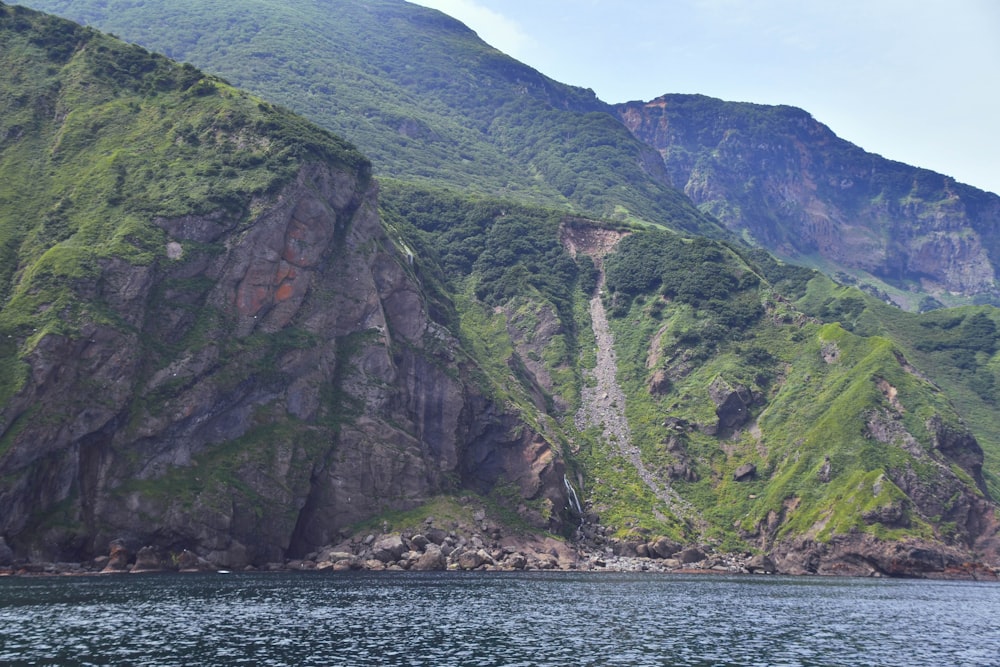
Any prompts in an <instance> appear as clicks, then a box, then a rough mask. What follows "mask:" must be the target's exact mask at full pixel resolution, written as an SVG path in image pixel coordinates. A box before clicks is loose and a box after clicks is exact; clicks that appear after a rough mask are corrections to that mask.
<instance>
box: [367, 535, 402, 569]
mask: <svg viewBox="0 0 1000 667" xmlns="http://www.w3.org/2000/svg"><path fill="white" fill-rule="evenodd" d="M405 552H406V545H405V544H404V543H403V538H402V537H401V536H399V535H387V536H385V537H383V538H381V539H379V540H377V541H376V542H375V543H374V544H373V545H372V558H374V559H375V560H379V561H382V562H383V563H391V562H393V561H397V560H399V559H400V558H401V557H402V556H403V554H404V553H405Z"/></svg>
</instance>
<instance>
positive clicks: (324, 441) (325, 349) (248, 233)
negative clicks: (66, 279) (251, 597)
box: [0, 164, 566, 567]
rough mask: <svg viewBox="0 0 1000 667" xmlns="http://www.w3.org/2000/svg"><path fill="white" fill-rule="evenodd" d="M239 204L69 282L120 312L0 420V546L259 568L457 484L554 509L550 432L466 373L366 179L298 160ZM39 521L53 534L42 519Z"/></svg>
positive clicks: (184, 221) (33, 361)
mask: <svg viewBox="0 0 1000 667" xmlns="http://www.w3.org/2000/svg"><path fill="white" fill-rule="evenodd" d="M253 208H254V209H255V210H257V211H259V212H258V213H257V214H256V215H255V216H253V217H252V219H250V220H249V221H243V222H241V221H239V220H236V219H231V218H228V217H226V216H225V215H222V214H218V215H209V216H203V217H195V216H187V217H184V218H180V219H171V220H164V219H161V220H157V221H156V224H157V225H158V226H159V227H160V228H161V229H163V230H164V231H165V232H166V234H167V236H168V239H169V242H168V244H167V246H165V247H164V255H163V257H162V258H161V259H160V260H158V261H157V262H155V263H153V264H151V265H148V266H133V265H130V264H128V263H127V262H124V261H121V260H109V261H107V262H106V263H105V265H104V266H102V271H101V273H100V275H99V276H98V277H97V278H96V279H94V280H92V281H89V282H88V281H81V283H80V284H79V285H78V286H76V291H77V293H78V295H79V297H80V299H81V300H92V301H94V302H96V303H100V304H103V305H104V307H106V308H107V310H108V312H110V313H113V314H114V317H110V318H109V317H105V318H103V319H101V320H100V321H92V322H86V323H85V324H84V325H83V326H82V328H81V330H80V332H79V335H75V336H59V335H48V336H45V337H43V338H42V339H41V340H40V341H39V342H38V344H37V345H36V346H35V347H34V349H33V350H32V351H31V353H30V354H29V355H28V357H27V359H26V361H27V363H28V365H29V370H28V381H27V382H26V383H25V386H24V387H23V389H22V390H21V391H20V392H19V393H18V394H17V395H15V396H14V397H13V398H12V399H11V400H10V401H8V402H7V404H6V405H4V406H2V407H0V432H2V435H3V437H4V438H5V439H7V440H8V441H9V442H10V443H11V444H10V446H9V447H7V448H6V449H5V450H4V451H3V453H2V457H0V479H3V480H4V481H3V482H2V483H0V505H2V506H3V507H4V508H5V509H4V512H3V513H2V515H0V535H4V536H6V538H7V539H8V541H9V542H10V544H11V546H12V547H13V548H14V550H15V552H21V553H25V554H31V555H33V556H38V557H41V558H48V559H52V560H55V559H60V558H65V559H77V560H83V559H85V558H88V557H91V556H93V555H94V554H96V553H99V552H101V551H103V545H106V544H107V543H108V542H109V540H111V539H113V538H116V537H127V538H129V540H131V541H132V542H134V543H135V544H149V545H150V546H152V547H154V548H156V549H159V550H162V551H166V550H172V551H175V552H180V551H182V550H183V549H190V550H191V551H192V552H194V553H195V554H197V556H198V557H203V558H207V559H209V560H211V561H212V562H214V563H217V564H220V565H225V566H233V567H237V566H241V565H243V564H246V563H248V562H253V563H261V562H267V561H274V560H280V559H281V558H282V557H285V556H286V555H287V554H296V553H305V552H307V551H308V550H309V549H311V548H314V547H315V546H317V545H321V544H329V543H335V542H336V541H337V539H338V536H339V534H340V533H339V531H340V530H341V529H343V528H344V527H345V526H347V525H350V524H352V523H354V522H357V521H359V520H361V519H364V518H366V517H368V516H371V515H373V514H375V513H377V512H380V511H382V510H384V509H388V508H390V507H395V508H406V507H410V506H413V505H416V504H418V503H420V502H423V501H425V500H426V499H427V498H428V497H429V496H431V495H433V494H435V493H439V492H442V491H448V490H452V489H453V488H454V486H455V480H459V483H460V484H463V485H466V486H470V487H473V488H475V489H477V490H481V491H489V490H490V489H491V488H492V486H493V485H494V484H496V483H497V481H498V480H501V479H507V480H511V481H513V482H514V483H515V485H516V486H517V488H518V489H519V490H520V491H521V493H522V495H523V497H524V498H525V499H531V500H537V501H540V502H541V503H542V504H545V503H548V505H549V506H550V507H554V508H562V507H565V506H566V502H565V498H564V494H565V491H564V488H563V481H562V480H563V474H564V470H563V464H562V462H561V460H560V459H559V457H558V456H557V454H556V452H555V451H554V450H553V449H552V448H551V447H550V445H549V444H548V442H547V441H546V440H545V438H543V437H542V436H540V435H538V434H536V433H534V432H532V431H531V429H530V428H525V426H524V424H523V422H522V421H521V420H520V419H518V417H517V415H514V414H508V413H507V412H506V411H505V410H504V408H502V407H499V406H497V405H495V404H493V403H492V402H491V401H490V400H489V399H487V398H486V397H484V396H483V395H482V394H481V393H480V391H479V389H478V388H477V387H476V386H475V385H474V384H473V383H471V382H470V381H468V380H467V379H465V378H466V372H465V369H464V367H463V366H462V364H460V363H459V362H458V361H456V357H455V356H454V355H453V353H452V350H454V349H456V348H457V347H458V345H459V343H458V341H457V340H456V339H455V338H454V337H453V336H452V335H451V334H450V333H449V332H448V331H447V330H445V329H444V328H443V327H441V326H439V325H438V324H436V323H435V322H433V321H432V320H431V319H430V317H429V316H428V308H427V306H426V304H425V302H424V297H423V294H422V291H421V287H420V282H419V278H418V276H417V274H415V273H414V272H413V268H412V267H410V266H409V265H408V262H406V261H405V258H403V257H401V256H400V253H398V252H397V251H396V250H395V249H394V247H393V245H392V243H391V242H390V241H389V240H388V238H387V237H386V235H385V233H384V231H383V230H382V226H381V222H380V219H379V217H378V214H377V212H376V190H375V187H374V185H372V184H371V183H370V182H369V181H368V180H366V178H365V177H364V175H362V174H360V173H356V172H352V171H349V170H345V169H336V168H331V167H330V166H327V165H323V164H309V165H305V166H303V167H302V168H301V171H300V172H299V174H298V177H297V179H295V180H294V182H292V183H290V184H289V185H287V186H286V187H285V188H284V190H282V191H281V192H280V193H278V194H277V195H276V196H275V197H274V198H273V199H272V200H269V201H259V202H254V204H253ZM178 246H179V248H180V250H178ZM115 318H118V320H119V321H120V322H121V323H122V324H121V325H112V324H109V323H108V322H110V321H115ZM36 414H43V415H45V416H46V418H45V419H43V420H41V419H33V418H32V415H36ZM533 505H535V506H537V505H538V503H534V504H533ZM53 513H55V514H54V515H55V516H57V517H59V518H62V519H65V520H66V521H64V522H63V523H62V524H60V523H59V521H58V520H57V521H55V522H53V523H51V524H49V523H46V522H45V521H43V520H42V517H43V516H53ZM525 518H527V519H528V520H529V521H533V522H534V523H536V524H537V525H539V527H557V526H558V522H559V521H560V520H561V519H560V517H559V514H558V511H555V512H552V513H551V521H552V522H554V524H550V519H549V518H548V516H542V514H529V515H527V516H526V517H525ZM65 525H75V526H77V528H65V527H64V526H65ZM112 560H114V556H112Z"/></svg>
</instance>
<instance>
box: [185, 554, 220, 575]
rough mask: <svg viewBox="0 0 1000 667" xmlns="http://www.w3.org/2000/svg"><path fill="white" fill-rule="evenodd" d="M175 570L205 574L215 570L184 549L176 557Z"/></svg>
mask: <svg viewBox="0 0 1000 667" xmlns="http://www.w3.org/2000/svg"><path fill="white" fill-rule="evenodd" d="M177 569H178V570H180V571H181V572H206V571H209V570H213V569H215V568H214V567H213V566H212V564H211V563H209V562H208V561H207V560H205V559H204V558H202V557H201V556H199V555H198V554H196V553H194V552H193V551H188V550H187V549H185V550H184V551H182V552H180V554H179V555H178V556H177Z"/></svg>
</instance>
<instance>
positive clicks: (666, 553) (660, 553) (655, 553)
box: [647, 537, 681, 558]
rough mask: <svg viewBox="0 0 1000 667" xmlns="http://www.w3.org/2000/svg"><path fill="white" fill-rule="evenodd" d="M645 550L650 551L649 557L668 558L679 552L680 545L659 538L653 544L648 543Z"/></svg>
mask: <svg viewBox="0 0 1000 667" xmlns="http://www.w3.org/2000/svg"><path fill="white" fill-rule="evenodd" d="M647 548H648V549H649V551H650V554H649V555H650V557H655V558H670V557H671V556H673V555H674V554H675V553H677V552H678V551H680V548H681V545H680V544H678V543H677V542H674V541H673V540H671V539H670V538H667V537H660V538H658V539H656V540H654V541H653V542H650V543H649V545H648V546H647Z"/></svg>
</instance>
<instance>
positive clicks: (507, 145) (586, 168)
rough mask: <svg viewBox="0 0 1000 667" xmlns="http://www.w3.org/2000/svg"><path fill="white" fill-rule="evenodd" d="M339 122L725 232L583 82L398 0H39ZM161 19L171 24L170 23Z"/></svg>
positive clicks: (390, 164)
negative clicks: (551, 74)
mask: <svg viewBox="0 0 1000 667" xmlns="http://www.w3.org/2000/svg"><path fill="white" fill-rule="evenodd" d="M33 6H34V7H36V8H38V9H42V10H44V11H50V12H54V13H57V14H61V15H63V16H67V17H69V18H71V19H73V20H75V21H79V22H81V23H85V24H92V25H94V26H96V27H99V28H100V29H102V30H106V31H110V32H112V33H114V34H117V35H121V36H122V37H123V38H125V39H128V40H130V41H135V42H138V43H140V44H142V45H143V46H145V47H146V48H149V49H152V50H155V51H157V52H161V53H165V54H166V55H168V56H170V57H172V58H175V59H177V60H181V61H187V62H191V63H193V64H195V65H197V66H199V67H204V68H206V69H207V70H209V71H211V72H213V73H215V74H218V75H220V76H223V77H225V78H226V79H227V80H228V81H230V82H232V83H233V84H234V85H236V86H239V87H241V88H245V89H247V90H250V91H252V92H254V93H256V94H258V95H261V96H262V97H264V98H266V99H268V100H271V101H273V102H276V103H279V104H282V105H284V106H287V107H288V108H290V109H292V110H294V111H296V112H299V113H301V114H303V115H305V116H307V117H308V118H310V119H312V120H313V121H315V122H317V123H319V124H320V125H322V126H324V127H326V128H327V129H329V130H332V131H334V132H336V133H338V134H340V135H341V136H345V137H349V138H350V140H351V141H352V142H354V143H355V144H356V145H357V146H358V147H359V148H360V149H361V150H362V151H363V152H364V153H365V154H366V155H368V156H369V157H370V158H371V159H372V160H373V162H374V164H375V165H376V173H377V174H378V175H379V176H388V177H393V178H400V179H405V180H407V181H411V182H412V181H417V182H422V183H425V184H426V183H433V184H438V185H440V184H447V185H448V186H450V187H453V188H460V189H462V190H463V191H472V192H476V193H479V194H486V195H493V196H501V197H514V198H517V199H519V200H526V201H532V202H537V203H543V204H555V205H560V206H564V207H567V208H572V209H575V210H577V211H579V212H585V213H589V214H592V215H600V216H605V217H610V216H616V217H621V218H627V217H636V218H640V219H643V220H646V221H648V222H657V223H659V224H664V225H668V226H672V227H677V228H681V229H685V230H688V231H697V232H699V233H709V234H718V233H721V232H720V230H719V228H718V226H717V223H716V222H715V221H714V220H712V219H710V218H708V217H707V216H704V215H702V214H701V213H700V212H699V211H698V210H697V209H695V208H694V207H693V206H692V205H691V202H690V201H689V200H687V198H685V197H683V196H680V195H679V193H677V191H676V190H674V189H673V188H672V187H670V186H669V184H668V182H667V177H666V172H665V170H664V168H663V164H662V162H661V161H660V160H659V158H658V156H657V155H656V153H655V151H653V150H651V149H650V148H649V147H647V146H645V145H644V144H642V143H641V142H639V141H637V140H636V139H635V138H634V137H632V136H631V134H630V133H629V132H628V130H626V129H625V128H624V127H622V125H621V123H619V122H617V119H616V118H615V117H614V112H613V110H612V109H611V108H610V107H609V106H608V105H606V104H605V103H603V102H601V101H600V100H598V99H597V98H596V97H595V96H594V93H593V91H589V90H582V89H579V88H574V87H572V86H567V85H564V84H560V83H558V82H556V81H553V80H552V79H549V78H548V77H545V76H544V75H542V74H540V73H539V72H537V71H535V70H533V69H531V68H529V67H527V66H525V65H523V64H521V63H519V62H517V61H516V60H514V59H513V58H510V57H509V56H507V55H504V54H503V53H500V52H499V51H497V50H496V49H493V48H491V47H489V46H488V45H486V44H484V43H483V42H482V41H481V40H480V39H479V38H478V37H477V36H476V34H475V33H474V32H472V31H471V30H469V29H468V28H466V27H465V26H464V25H462V24H461V23H459V22H457V21H455V20H454V19H451V18H449V17H447V16H445V15H444V14H441V13H440V12H436V11H432V10H427V9H424V8H420V7H416V6H413V5H410V4H407V3H405V2H401V1H399V0H375V1H370V0H365V1H361V0H349V1H343V0H336V1H332V0H325V1H323V2H316V3H306V4H303V3H296V2H289V1H283V2H263V1H260V0H252V1H250V2H243V3H239V4H233V3H227V2H222V1H221V0H210V1H209V2H196V1H195V0H181V1H179V2H147V3H141V4H137V3H134V2H128V1H122V2H101V3H91V2H38V3H34V4H33ZM167 26H169V29H165V28H166V27H167Z"/></svg>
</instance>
